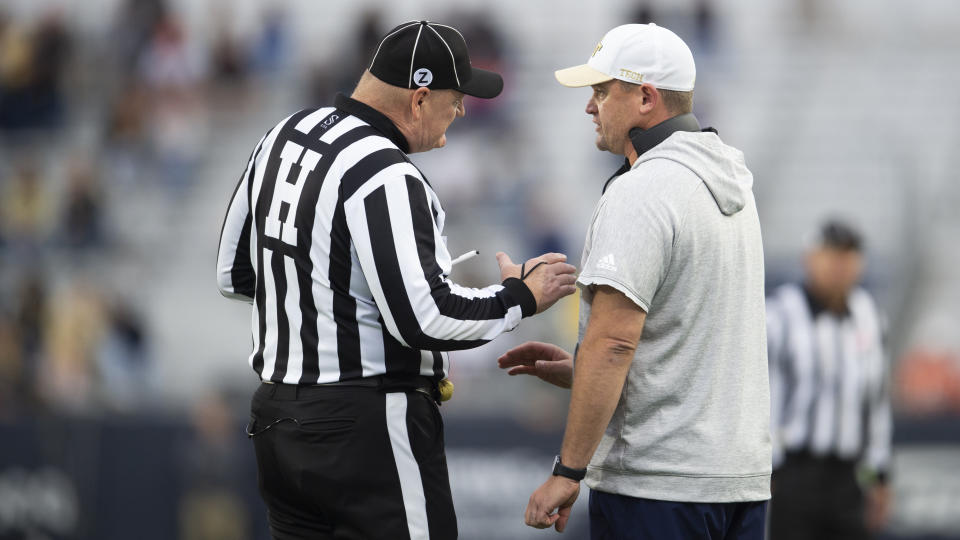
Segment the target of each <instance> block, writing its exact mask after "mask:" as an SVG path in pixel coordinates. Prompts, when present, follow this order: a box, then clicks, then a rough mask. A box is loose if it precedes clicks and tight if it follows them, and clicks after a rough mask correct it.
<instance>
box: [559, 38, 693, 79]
mask: <svg viewBox="0 0 960 540" xmlns="http://www.w3.org/2000/svg"><path fill="white" fill-rule="evenodd" d="M555 75H556V77H557V80H558V81H559V82H560V84H562V85H564V86H591V85H594V84H602V83H605V82H607V81H609V80H612V79H619V80H621V81H625V82H628V83H633V84H642V83H649V84H651V85H653V86H654V87H656V88H660V89H662V90H675V91H678V92H689V91H691V90H693V85H694V82H695V81H696V78H697V68H696V66H695V65H694V63H693V54H692V53H691V52H690V48H689V47H687V44H686V43H684V42H683V40H682V39H680V37H679V36H677V35H676V34H674V33H673V32H671V31H670V30H667V29H666V28H663V27H661V26H657V25H655V24H653V23H650V24H624V25H621V26H618V27H616V28H614V29H613V30H610V31H609V32H607V35H605V36H603V39H602V40H601V41H600V43H598V44H597V48H595V49H594V50H593V54H592V55H590V59H589V60H587V63H586V64H582V65H579V66H574V67H570V68H567V69H561V70H557V71H556V72H555Z"/></svg>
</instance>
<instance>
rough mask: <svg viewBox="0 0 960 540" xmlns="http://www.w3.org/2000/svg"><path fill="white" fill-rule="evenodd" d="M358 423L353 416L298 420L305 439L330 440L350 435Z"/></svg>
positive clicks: (298, 426)
mask: <svg viewBox="0 0 960 540" xmlns="http://www.w3.org/2000/svg"><path fill="white" fill-rule="evenodd" d="M356 423H357V419H356V418H355V417H353V416H339V417H329V416H326V417H321V418H304V419H300V420H299V421H298V422H297V430H298V431H299V432H300V433H301V434H302V436H303V437H304V438H305V439H308V440H324V441H330V440H335V439H341V438H344V437H347V436H349V434H350V433H351V432H352V431H353V428H354V426H355V425H356Z"/></svg>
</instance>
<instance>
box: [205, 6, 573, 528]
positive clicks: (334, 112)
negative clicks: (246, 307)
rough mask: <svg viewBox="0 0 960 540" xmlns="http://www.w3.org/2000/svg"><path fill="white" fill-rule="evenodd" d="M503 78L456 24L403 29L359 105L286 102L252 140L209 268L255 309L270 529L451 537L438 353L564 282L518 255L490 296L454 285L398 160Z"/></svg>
mask: <svg viewBox="0 0 960 540" xmlns="http://www.w3.org/2000/svg"><path fill="white" fill-rule="evenodd" d="M502 87H503V81H502V79H501V77H500V75H498V74H496V73H493V72H490V71H485V70H481V69H476V68H472V67H471V65H470V60H469V57H468V54H467V45H466V43H465V41H464V39H463V36H462V35H461V34H460V32H459V31H457V30H456V29H455V28H453V27H450V26H446V25H443V24H438V23H432V22H427V21H419V22H417V21H413V22H408V23H404V24H401V25H399V26H397V27H396V28H394V29H392V30H391V31H390V32H389V33H387V35H386V36H384V37H383V39H382V40H381V41H380V44H379V46H378V47H377V50H376V52H375V53H374V55H373V58H372V60H371V62H370V65H369V67H368V69H367V70H366V71H365V72H364V73H363V76H362V77H361V79H360V82H359V83H358V85H357V87H356V90H355V91H354V92H353V94H352V96H351V97H349V98H348V97H346V96H343V95H339V96H337V98H336V101H335V103H334V106H332V107H323V108H317V109H308V110H303V111H300V112H297V113H294V114H292V115H291V116H289V117H287V118H285V119H284V120H282V121H281V122H280V123H279V124H277V125H276V126H275V127H274V128H273V129H271V130H270V131H268V132H267V134H266V135H264V137H263V138H262V139H261V140H260V142H259V143H258V144H257V145H256V147H255V149H254V151H253V153H252V155H251V157H250V159H249V162H248V163H247V166H246V170H245V171H244V173H243V176H242V177H241V178H240V182H239V184H238V185H237V187H236V190H235V191H234V194H233V197H232V199H231V201H230V205H229V207H228V210H227V215H226V218H225V220H224V224H223V230H222V233H221V237H220V247H219V253H218V258H217V278H218V284H219V288H220V291H221V293H222V294H223V295H225V296H227V297H230V298H236V299H240V300H245V301H247V302H252V303H253V307H254V308H253V310H252V319H253V320H252V327H253V352H252V353H251V355H250V365H251V367H253V369H254V371H255V372H256V373H257V375H259V377H260V379H261V380H262V381H263V384H261V386H260V388H259V389H258V390H257V391H256V393H255V394H254V397H253V402H252V407H251V421H250V424H249V426H248V434H249V435H250V436H251V437H252V439H253V442H254V449H255V451H256V455H257V466H258V477H259V486H260V492H261V495H262V496H263V498H264V500H265V501H266V504H267V509H268V512H269V521H270V528H271V533H272V535H273V537H274V538H276V539H293V538H338V539H340V538H344V539H346V538H355V539H361V538H362V539H375V538H390V539H402V538H411V539H421V538H439V539H447V538H455V537H456V536H457V525H456V516H455V515H454V509H453V503H452V500H451V495H450V486H449V481H448V478H447V465H446V459H445V456H444V444H443V423H442V419H441V416H440V412H439V410H438V408H437V404H438V403H439V400H440V398H441V396H442V394H441V391H440V390H439V388H438V386H439V385H441V383H442V382H444V383H445V381H443V379H444V378H445V377H446V375H447V372H448V369H449V361H448V359H447V355H446V351H451V350H457V349H469V348H473V347H477V346H479V345H482V344H484V343H486V342H488V341H490V340H491V339H493V338H495V337H496V336H498V335H500V334H501V333H503V332H506V331H509V330H512V329H513V328H515V327H516V326H517V325H518V324H519V323H520V319H521V318H523V317H528V316H531V315H533V314H535V313H538V312H540V311H543V310H545V309H547V308H548V307H549V306H551V305H552V304H553V303H554V302H556V301H557V300H558V299H560V298H562V297H563V296H566V295H568V294H571V293H573V291H574V285H573V284H574V279H575V278H574V276H573V272H574V270H575V269H574V267H573V266H571V265H568V264H566V263H565V262H564V261H565V260H566V257H565V256H564V255H561V254H555V253H548V254H545V255H542V256H540V257H537V258H534V259H531V260H529V261H527V262H526V263H524V264H523V265H515V264H513V263H512V262H511V261H510V258H509V257H508V256H507V255H505V254H503V253H498V254H497V260H498V263H499V265H500V274H501V279H502V284H500V285H491V286H489V287H486V288H483V289H472V288H467V287H462V286H460V285H457V284H456V283H454V282H452V281H450V279H449V278H448V276H449V274H450V272H451V267H452V264H451V257H450V254H449V253H448V251H447V248H446V246H445V242H444V237H443V236H442V232H441V231H442V230H443V224H444V221H445V214H444V211H443V207H442V206H441V204H440V200H439V199H438V198H437V195H436V193H435V192H434V190H433V188H432V186H431V184H430V183H429V182H428V181H427V180H426V178H425V177H424V175H423V174H422V173H421V172H420V171H419V170H418V169H417V167H416V166H414V165H413V164H412V163H411V162H410V160H409V159H408V157H407V154H409V153H413V152H425V151H427V150H431V149H433V148H439V147H441V146H443V145H444V144H445V142H446V135H445V132H446V129H447V128H448V127H449V125H450V124H451V122H453V120H454V119H455V118H456V117H458V116H463V115H464V108H463V96H464V94H467V95H472V96H476V97H480V98H493V97H495V96H497V95H498V94H499V93H500V91H501V89H502ZM443 397H446V396H443Z"/></svg>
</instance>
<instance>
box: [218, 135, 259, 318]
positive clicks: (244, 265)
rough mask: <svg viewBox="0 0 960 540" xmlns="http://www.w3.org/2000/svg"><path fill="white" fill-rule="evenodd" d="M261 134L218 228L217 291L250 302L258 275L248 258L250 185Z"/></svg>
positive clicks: (228, 296)
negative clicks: (221, 224)
mask: <svg viewBox="0 0 960 540" xmlns="http://www.w3.org/2000/svg"><path fill="white" fill-rule="evenodd" d="M268 135H269V132H268V133H267V135H264V136H263V138H262V139H260V142H259V143H257V146H256V148H255V149H254V151H253V152H252V153H251V154H250V159H249V160H248V162H247V167H246V169H245V170H244V172H243V175H242V176H241V177H240V181H239V182H237V187H236V189H235V190H234V192H233V197H231V199H230V205H229V206H228V207H227V215H226V216H225V217H224V218H223V226H222V227H221V229H220V245H219V248H218V250H217V288H218V289H219V290H220V294H222V295H223V296H225V297H227V298H231V299H234V300H241V301H244V302H253V295H254V292H255V291H256V283H257V276H256V272H255V271H254V269H253V262H252V259H251V258H250V240H251V237H250V233H251V229H252V227H253V219H252V217H251V214H250V185H251V182H252V179H253V174H254V170H255V167H256V164H257V162H258V160H259V157H260V152H261V150H262V149H263V142H264V141H265V140H266V139H267V136H268Z"/></svg>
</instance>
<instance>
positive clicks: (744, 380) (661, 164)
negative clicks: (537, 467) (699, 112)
mask: <svg viewBox="0 0 960 540" xmlns="http://www.w3.org/2000/svg"><path fill="white" fill-rule="evenodd" d="M752 185H753V176H752V175H751V173H750V171H749V170H748V169H747V167H746V165H745V163H744V160H743V154H742V153H741V152H740V151H739V150H737V149H735V148H733V147H730V146H727V145H725V144H723V142H722V141H721V140H720V138H719V137H718V136H717V135H716V134H714V133H709V132H676V133H673V134H672V135H671V136H670V137H668V138H667V139H666V140H664V141H663V142H662V143H660V144H659V145H657V146H655V147H654V148H652V149H651V150H649V151H647V152H645V153H644V154H643V155H642V156H640V157H639V158H638V159H637V161H636V162H635V163H634V165H633V168H632V169H631V170H630V171H628V172H626V173H624V174H623V175H622V176H620V177H619V178H617V179H616V180H615V181H614V182H613V183H612V184H611V185H610V187H609V188H608V189H607V191H606V192H605V193H604V195H603V197H601V199H600V201H599V202H598V204H597V208H596V210H595V211H594V215H593V219H592V222H591V225H590V229H589V230H588V233H587V238H586V243H585V246H584V251H583V258H582V261H581V266H582V271H581V274H580V277H579V279H578V282H577V283H578V285H579V286H580V287H581V291H582V296H581V304H580V339H583V335H584V331H585V329H586V323H587V321H588V320H589V317H590V304H591V302H592V299H593V287H594V286H597V285H608V286H611V287H614V288H615V289H617V290H619V291H620V292H622V293H623V294H625V295H626V296H627V297H628V298H630V299H631V300H633V301H634V302H635V303H636V304H637V305H638V306H639V307H641V308H642V309H643V310H644V311H646V312H647V318H646V322H645V324H644V329H643V336H642V338H641V340H640V344H639V346H638V347H637V351H636V354H635V356H634V360H633V365H632V366H631V369H630V372H629V374H628V376H627V381H626V384H625V385H624V389H623V392H622V394H621V396H620V401H619V403H618V405H617V409H616V411H615V413H614V415H613V418H612V420H611V421H610V424H609V425H608V426H607V430H606V433H605V434H604V437H603V440H602V441H601V443H600V447H599V448H598V449H597V452H596V453H595V454H594V456H593V460H592V461H591V464H590V467H589V472H588V474H587V485H589V486H590V487H591V488H592V489H597V490H601V491H606V492H611V493H619V494H623V495H629V496H632V497H644V498H649V499H659V500H670V501H684V502H742V501H758V500H765V499H768V498H769V497H770V468H771V467H770V464H771V454H770V435H769V433H770V431H769V419H770V397H769V386H768V382H767V349H766V329H765V321H764V296H763V248H762V244H761V239H760V224H759V220H758V217H757V209H756V204H755V202H754V197H753V193H752V191H751V187H752Z"/></svg>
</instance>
